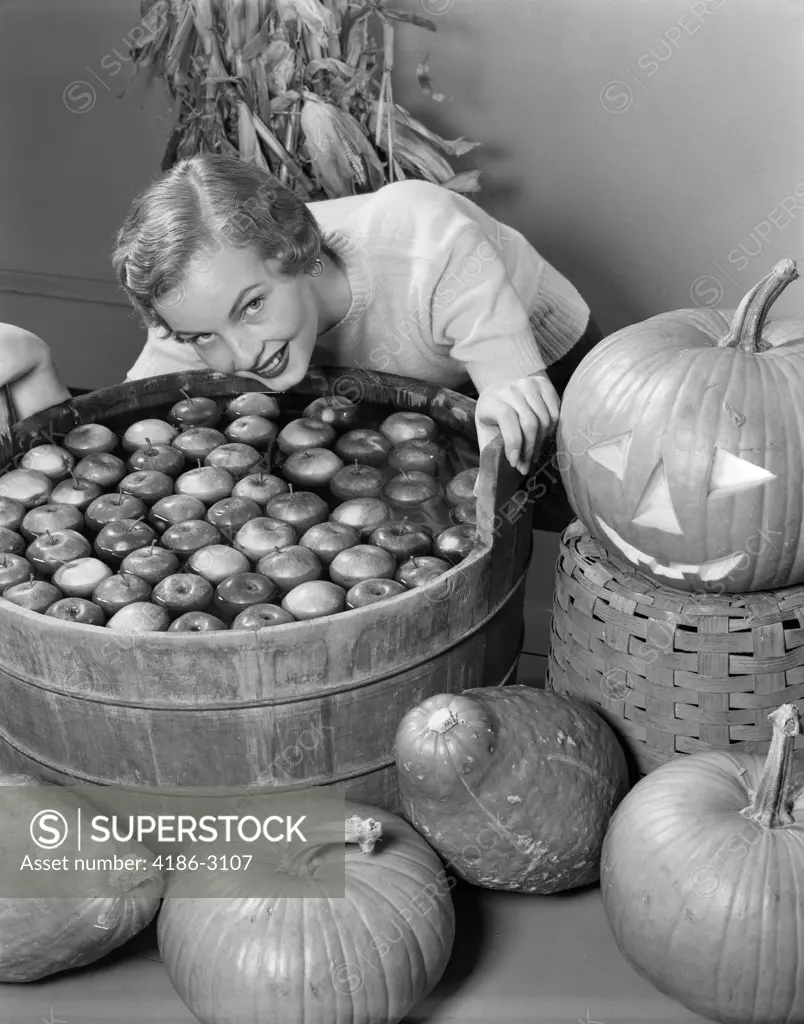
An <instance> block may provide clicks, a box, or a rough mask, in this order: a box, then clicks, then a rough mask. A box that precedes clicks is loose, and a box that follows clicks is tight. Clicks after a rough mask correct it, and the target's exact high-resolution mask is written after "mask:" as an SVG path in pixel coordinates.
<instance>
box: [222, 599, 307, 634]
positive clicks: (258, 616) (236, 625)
mask: <svg viewBox="0 0 804 1024" xmlns="http://www.w3.org/2000/svg"><path fill="white" fill-rule="evenodd" d="M295 621H296V620H295V619H294V618H293V616H292V615H291V614H290V612H288V611H286V610H285V609H284V608H280V607H279V605H276V604H253V605H252V606H251V607H250V608H246V609H245V610H244V611H242V612H240V614H239V615H238V616H237V617H236V618H235V620H234V621H233V622H232V625H231V628H232V629H268V628H269V627H270V626H281V625H284V623H286V622H295Z"/></svg>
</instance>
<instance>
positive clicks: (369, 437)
mask: <svg viewBox="0 0 804 1024" xmlns="http://www.w3.org/2000/svg"><path fill="white" fill-rule="evenodd" d="M390 451H391V442H390V441H389V440H388V438H387V437H383V435H382V434H381V433H379V431H377V430H368V429H367V428H365V427H359V428H357V429H356V430H350V431H349V433H348V434H343V435H342V436H341V437H339V438H338V440H337V441H336V442H335V454H336V455H339V456H340V457H341V458H342V459H343V461H344V462H346V463H349V462H355V461H357V462H360V463H362V464H363V465H364V466H376V467H379V466H382V465H384V463H385V461H386V459H387V458H388V453H389V452H390Z"/></svg>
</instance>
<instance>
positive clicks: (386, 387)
mask: <svg viewBox="0 0 804 1024" xmlns="http://www.w3.org/2000/svg"><path fill="white" fill-rule="evenodd" d="M346 378H351V379H354V380H357V381H358V382H359V383H360V386H361V387H363V388H364V389H366V390H367V391H369V394H371V389H375V392H376V393H377V394H381V397H377V398H375V401H377V402H378V403H380V404H387V405H390V406H393V407H395V408H396V409H398V410H400V411H404V409H405V408H406V407H407V405H408V402H403V401H402V396H404V397H405V398H406V399H408V400H412V404H413V406H414V408H413V409H411V410H410V411H422V412H424V411H425V409H426V415H429V416H431V417H432V418H433V419H434V420H436V422H439V423H441V424H445V423H446V421H447V417H446V415H445V411H446V409H448V408H452V409H455V410H457V411H458V412H459V414H460V416H459V417H456V418H457V419H460V420H464V422H463V423H462V424H461V425H459V424H457V423H452V424H451V425H452V427H453V429H456V430H459V431H460V430H463V431H464V433H465V434H467V435H468V436H469V437H475V438H476V428H475V419H474V412H475V408H476V405H477V402H476V401H475V399H472V398H470V397H469V396H467V395H463V394H460V393H459V392H457V391H453V390H451V389H450V388H444V387H441V386H439V385H435V384H428V383H427V382H425V381H419V380H415V379H413V378H407V377H402V376H398V375H396V374H388V373H382V372H375V371H368V370H364V369H354V368H352V367H338V366H316V367H311V368H310V369H309V370H308V372H307V374H305V376H304V378H303V379H302V380H301V381H300V382H299V383H298V384H296V385H294V386H293V387H292V388H289V389H288V390H287V391H285V392H272V391H270V390H269V389H267V388H265V387H264V386H263V385H261V384H260V383H259V382H257V381H254V380H252V379H250V378H245V377H238V376H236V375H233V374H224V373H219V372H217V371H213V370H193V371H181V372H175V373H167V374H160V375H158V376H154V377H146V378H142V379H138V380H133V381H124V382H123V383H121V384H112V385H109V386H108V387H105V388H99V389H97V390H96V391H92V392H90V393H88V394H86V395H80V396H78V397H75V398H70V399H68V400H67V401H65V402H62V403H60V404H58V405H54V406H51V407H50V408H48V409H45V410H42V411H41V412H39V413H36V414H35V415H34V416H30V417H27V418H26V419H23V420H21V421H19V422H18V423H16V424H14V426H13V427H12V430H11V435H6V436H5V437H3V438H0V472H2V470H4V469H5V468H6V466H8V465H9V464H10V463H11V460H12V458H13V454H17V452H18V451H19V450H23V449H22V445H24V444H27V443H28V442H30V441H31V440H32V439H33V438H35V437H37V436H46V434H47V431H48V428H50V427H51V426H52V424H53V422H54V420H56V419H58V418H61V419H62V420H63V418H64V416H65V414H66V415H68V416H69V418H70V420H71V421H72V426H73V427H75V426H81V425H82V424H84V423H89V422H93V423H98V422H101V423H102V422H104V417H103V416H93V417H92V418H91V419H87V418H85V417H86V415H87V414H88V411H89V410H90V409H91V408H93V407H97V405H98V404H99V403H100V404H102V403H103V402H104V401H112V400H114V401H115V402H117V403H118V404H122V403H124V402H125V400H126V397H128V399H129V400H131V401H139V400H140V399H141V398H142V397H143V396H148V398H149V399H151V402H150V403H149V404H150V405H164V404H167V403H169V402H171V401H179V400H180V399H181V398H182V397H185V394H186V393H189V391H190V389H195V394H196V395H201V394H203V395H209V396H210V397H218V398H221V397H225V396H227V395H231V397H233V398H234V397H236V396H237V395H239V394H244V393H246V392H254V391H261V392H263V393H266V394H272V395H277V396H280V395H283V394H296V395H300V396H313V395H315V396H316V397H324V396H326V395H328V394H333V395H335V394H338V392H337V391H336V390H335V388H336V385H337V383H338V381H342V380H344V379H346ZM221 388H223V391H222V392H221V390H220V389H221ZM369 400H371V399H369ZM147 407H148V406H147V405H146V406H145V408H147ZM121 412H122V410H119V411H118V412H117V415H120V413H121ZM112 415H114V413H113V412H108V411H107V413H106V417H107V418H109V417H110V416H112ZM70 429H72V427H71V428H70ZM503 448H504V443H503V440H502V436H501V434H499V433H498V434H497V436H496V437H495V438H494V439H493V440H492V441H491V442H490V443H489V444H487V445H486V447H485V448H484V449H483V450H482V452H481V453H480V460H479V462H480V465H479V473H478V484H477V534H476V538H475V544H474V547H473V548H472V551H471V552H470V553H469V555H467V557H466V558H465V559H463V560H462V561H461V562H459V563H458V564H457V565H454V566H453V567H452V568H451V569H449V570H447V571H446V572H445V573H443V574H442V575H441V576H440V577H437V579H439V580H444V581H445V586H448V587H453V586H454V581H455V580H456V579H457V578H458V577H459V576H462V575H464V573H465V572H466V570H468V569H469V568H470V567H471V568H474V567H476V566H478V565H479V564H480V563H483V562H485V561H486V560H488V558H489V557H490V555H491V551H492V547H493V542H494V536H495V518H497V517H496V513H495V507H496V500H495V496H496V493H497V490H498V488H497V481H498V478H499V473H500V470H501V468H502V466H503V463H504V459H503ZM14 449H16V450H17V451H16V452H15V451H13V450H14ZM12 452H13V454H12ZM4 457H5V458H4ZM424 589H425V588H423V587H421V586H420V587H414V588H411V589H410V590H408V591H406V592H405V593H403V594H397V595H395V596H394V597H391V598H387V599H386V600H384V601H382V602H377V603H378V604H382V605H383V606H386V605H391V604H392V603H393V602H397V603H398V602H402V601H408V602H412V600H413V599H415V598H417V597H418V598H421V596H422V594H423V592H424ZM376 606H377V605H376V604H374V605H365V606H363V607H362V608H352V609H344V610H343V611H340V612H336V613H333V614H332V615H321V616H316V617H314V618H311V619H299V620H295V621H294V622H286V623H280V624H279V625H274V626H270V627H265V628H263V629H258V630H251V629H237V630H233V629H226V630H216V631H214V632H209V633H207V632H204V631H197V632H193V633H192V634H189V633H187V632H179V631H176V632H173V633H170V632H168V631H167V630H164V631H162V630H138V631H128V630H115V629H109V627H108V626H107V625H103V626H95V625H92V624H90V623H84V622H69V623H68V625H69V628H70V635H71V636H75V638H76V641H80V640H81V638H82V637H83V638H85V639H86V640H87V641H90V640H91V639H92V638H95V637H100V636H104V637H106V638H109V637H110V634H111V635H113V636H118V637H121V638H131V642H132V643H134V642H136V638H137V637H139V636H142V637H145V638H147V640H148V643H149V644H152V643H157V644H160V645H161V644H162V643H165V645H166V646H165V649H166V650H170V649H171V648H170V646H169V645H170V644H171V643H173V644H176V645H181V646H184V644H185V643H186V640H187V637H188V635H192V636H194V637H195V638H196V640H194V641H191V642H193V643H195V644H197V645H199V646H200V643H201V642H203V640H206V641H208V642H211V643H214V644H215V646H216V647H218V648H226V647H229V646H238V645H239V644H242V640H243V637H244V636H249V637H254V639H255V642H256V643H257V645H258V646H262V644H264V645H265V646H274V645H275V644H278V643H282V642H283V640H284V641H285V642H287V641H288V640H289V638H290V637H291V636H293V635H298V634H299V632H300V629H299V627H306V628H307V630H308V631H311V630H312V629H315V628H316V626H318V624H321V626H320V628H322V629H326V628H331V627H330V623H331V622H332V621H333V620H338V621H340V617H341V616H343V615H344V614H346V613H347V612H349V613H353V614H354V613H356V614H361V613H362V617H363V619H369V618H370V617H371V614H372V611H373V609H375V608H376ZM0 609H2V612H3V613H4V614H7V615H9V616H10V617H12V620H13V619H15V618H16V619H17V620H18V621H23V622H25V621H30V622H31V623H32V624H33V623H36V625H37V627H38V629H39V630H40V632H41V633H42V636H43V639H46V638H47V636H48V634H49V633H50V632H51V630H52V631H53V632H54V633H55V631H56V630H57V629H60V628H61V627H60V626H59V625H58V624H59V623H61V622H66V620H60V619H55V618H54V617H52V616H50V617H49V616H47V615H43V614H41V613H39V612H34V611H32V610H30V609H27V608H23V607H21V606H20V605H16V604H14V603H13V602H11V601H7V600H5V599H4V598H3V597H2V595H0ZM51 620H52V621H51ZM352 621H354V620H352ZM292 629H296V631H297V632H296V634H291V633H290V630H292ZM263 633H264V634H265V636H262V635H261V634H263Z"/></svg>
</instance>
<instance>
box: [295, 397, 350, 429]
mask: <svg viewBox="0 0 804 1024" xmlns="http://www.w3.org/2000/svg"><path fill="white" fill-rule="evenodd" d="M303 415H304V417H305V418H306V419H313V420H323V421H324V423H331V424H332V426H333V427H337V429H338V430H351V429H352V427H354V426H355V424H356V423H357V420H358V417H359V416H360V406H359V405H356V404H355V403H354V402H353V401H351V399H349V398H346V397H344V396H343V395H324V396H322V397H321V398H316V399H315V401H313V402H310V404H309V405H308V406H307V408H306V409H305V410H304V413H303Z"/></svg>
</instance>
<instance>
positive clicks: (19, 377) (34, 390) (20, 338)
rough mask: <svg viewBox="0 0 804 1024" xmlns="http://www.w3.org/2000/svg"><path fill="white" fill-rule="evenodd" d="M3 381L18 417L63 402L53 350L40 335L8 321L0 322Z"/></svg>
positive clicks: (65, 394)
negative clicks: (6, 322) (5, 322)
mask: <svg viewBox="0 0 804 1024" xmlns="http://www.w3.org/2000/svg"><path fill="white" fill-rule="evenodd" d="M3 384H7V385H8V387H9V391H10V393H11V400H12V402H13V403H14V411H15V413H16V415H17V418H18V419H25V417H26V416H33V415H34V414H35V413H37V412H41V411H42V409H49V408H50V407H51V406H52V405H58V404H59V403H60V402H66V401H67V399H68V398H69V397H70V392H69V391H68V390H67V388H66V387H65V386H64V385H63V384H62V383H61V381H60V380H59V378H58V374H57V373H56V368H55V365H54V362H53V353H52V352H51V350H50V348H49V346H47V345H46V344H45V343H44V341H42V339H41V338H37V336H36V335H35V334H31V333H30V331H24V330H23V329H22V328H21V327H14V326H13V325H12V324H0V385H3Z"/></svg>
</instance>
